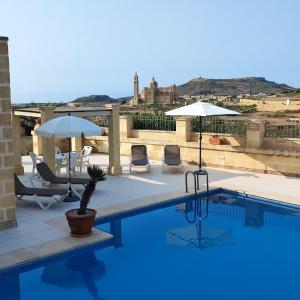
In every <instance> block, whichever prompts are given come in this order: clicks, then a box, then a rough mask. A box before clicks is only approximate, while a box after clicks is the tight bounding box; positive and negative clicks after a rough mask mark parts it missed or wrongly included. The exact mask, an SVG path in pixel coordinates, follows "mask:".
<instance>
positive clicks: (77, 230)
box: [65, 209, 97, 237]
mask: <svg viewBox="0 0 300 300" xmlns="http://www.w3.org/2000/svg"><path fill="white" fill-rule="evenodd" d="M77 212H78V209H71V210H69V211H67V212H66V213H65V216H66V218H67V220H68V224H69V227H70V229H71V235H73V236H79V237H81V236H88V235H90V234H91V233H92V227H93V225H94V220H95V217H96V214H97V212H96V211H95V210H94V209H87V211H86V214H85V215H78V214H77Z"/></svg>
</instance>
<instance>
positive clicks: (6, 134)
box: [2, 128, 12, 140]
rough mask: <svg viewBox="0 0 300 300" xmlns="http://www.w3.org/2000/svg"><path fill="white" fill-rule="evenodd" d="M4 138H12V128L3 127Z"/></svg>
mask: <svg viewBox="0 0 300 300" xmlns="http://www.w3.org/2000/svg"><path fill="white" fill-rule="evenodd" d="M2 139H3V140H6V139H10V140H11V139H12V128H2Z"/></svg>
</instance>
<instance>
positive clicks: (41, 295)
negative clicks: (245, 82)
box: [0, 190, 300, 300]
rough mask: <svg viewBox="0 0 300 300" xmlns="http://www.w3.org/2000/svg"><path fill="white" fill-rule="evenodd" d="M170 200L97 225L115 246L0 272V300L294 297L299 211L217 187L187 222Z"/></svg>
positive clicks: (299, 272)
mask: <svg viewBox="0 0 300 300" xmlns="http://www.w3.org/2000/svg"><path fill="white" fill-rule="evenodd" d="M174 201H175V203H176V205H172V206H169V207H164V208H160V209H157V210H154V211H150V212H146V213H140V214H138V215H135V216H129V215H128V214H126V215H125V216H119V217H118V219H113V220H110V221H112V223H106V224H99V225H97V226H98V227H99V228H101V229H104V230H111V229H112V230H113V231H114V233H115V234H117V237H116V241H115V242H116V244H115V245H116V247H107V248H102V249H91V250H89V249H85V250H84V251H82V253H78V254H73V255H67V256H63V257H61V258H58V259H55V260H47V261H45V262H43V263H42V264H41V265H38V266H37V267H36V268H33V269H30V266H28V269H26V268H25V269H24V268H23V269H18V268H15V269H13V270H12V271H11V272H9V274H5V276H4V275H3V274H2V275H1V274H0V287H1V290H0V292H1V298H0V299H1V300H2V299H3V300H4V299H5V300H6V299H9V300H17V299H22V300H29V299H30V300H34V299H117V300H120V299H145V300H148V299H272V300H273V299H296V298H298V297H299V295H300V286H299V284H298V278H299V277H300V260H299V254H300V217H299V216H300V209H299V207H298V206H293V205H284V204H282V203H279V202H274V201H269V200H267V199H262V198H257V197H252V196H249V195H245V194H243V193H237V192H230V191H226V190H219V191H218V193H217V194H212V195H211V197H210V202H209V210H208V217H207V218H206V219H204V220H199V219H197V220H196V222H195V223H189V222H188V221H187V220H186V216H185V210H184V205H182V204H178V202H182V199H175V200H174ZM204 204H205V203H203V205H204ZM156 208H157V207H156ZM106 221H107V220H105V221H103V222H106ZM3 291H4V296H3Z"/></svg>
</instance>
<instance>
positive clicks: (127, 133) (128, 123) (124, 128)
mask: <svg viewBox="0 0 300 300" xmlns="http://www.w3.org/2000/svg"><path fill="white" fill-rule="evenodd" d="M132 129H133V117H132V116H129V115H127V116H120V137H121V138H125V139H127V138H130V137H131V136H132Z"/></svg>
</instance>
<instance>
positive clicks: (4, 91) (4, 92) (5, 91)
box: [0, 86, 10, 100]
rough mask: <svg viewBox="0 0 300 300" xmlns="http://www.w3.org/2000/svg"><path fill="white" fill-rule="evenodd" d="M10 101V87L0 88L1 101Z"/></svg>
mask: <svg viewBox="0 0 300 300" xmlns="http://www.w3.org/2000/svg"><path fill="white" fill-rule="evenodd" d="M1 98H4V99H6V100H7V99H10V87H9V86H0V99H1Z"/></svg>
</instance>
